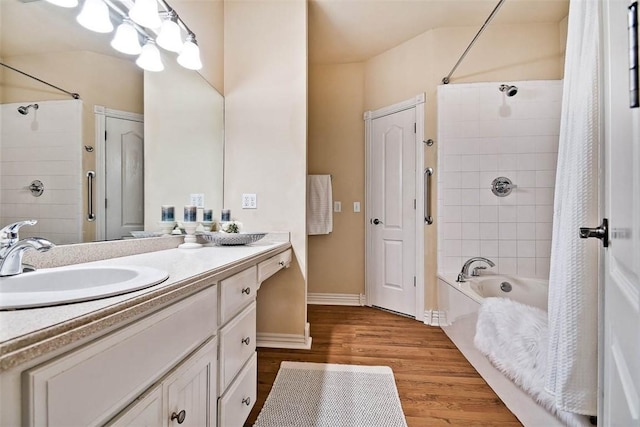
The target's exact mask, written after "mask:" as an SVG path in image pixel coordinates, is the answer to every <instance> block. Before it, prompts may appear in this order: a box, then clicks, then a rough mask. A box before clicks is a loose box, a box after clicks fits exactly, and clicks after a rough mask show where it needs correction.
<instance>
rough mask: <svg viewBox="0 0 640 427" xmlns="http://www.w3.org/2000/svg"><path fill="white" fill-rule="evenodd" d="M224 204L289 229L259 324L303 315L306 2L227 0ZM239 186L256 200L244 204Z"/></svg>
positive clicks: (260, 223)
mask: <svg viewBox="0 0 640 427" xmlns="http://www.w3.org/2000/svg"><path fill="white" fill-rule="evenodd" d="M224 14H225V19H224V24H225V28H224V76H225V80H224V88H225V176H224V182H225V185H224V188H225V191H224V200H225V207H227V208H230V209H231V215H232V217H233V218H235V219H238V220H240V221H242V222H243V223H244V225H245V228H246V229H247V230H265V231H271V230H273V231H282V230H290V231H291V243H292V245H293V250H294V256H295V261H294V262H293V263H292V265H291V268H289V269H288V270H286V271H284V272H281V273H278V274H277V275H276V276H274V277H273V278H272V279H270V280H269V281H267V282H265V283H263V285H262V287H261V288H260V292H259V293H258V331H259V332H269V333H284V334H295V335H302V334H303V333H304V327H305V322H306V304H305V301H306V290H307V289H306V277H307V247H306V246H307V245H306V242H307V238H306V218H305V210H306V209H305V206H306V174H307V142H306V141H307V42H306V40H307V4H306V1H305V0H290V1H268V2H265V1H245V0H227V1H226V2H225V5H224ZM242 193H255V194H257V200H258V208H257V209H255V210H242V209H241V196H242Z"/></svg>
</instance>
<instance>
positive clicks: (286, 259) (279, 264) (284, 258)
mask: <svg viewBox="0 0 640 427" xmlns="http://www.w3.org/2000/svg"><path fill="white" fill-rule="evenodd" d="M289 264H291V249H287V250H286V251H284V252H282V253H280V254H278V255H274V256H272V257H271V258H269V259H268V260H265V261H262V262H261V263H260V264H258V283H262V282H264V281H265V280H267V279H268V278H269V277H271V276H273V275H274V274H276V273H277V272H278V271H280V270H282V269H283V268H285V267H289ZM259 288H260V286H258V289H259Z"/></svg>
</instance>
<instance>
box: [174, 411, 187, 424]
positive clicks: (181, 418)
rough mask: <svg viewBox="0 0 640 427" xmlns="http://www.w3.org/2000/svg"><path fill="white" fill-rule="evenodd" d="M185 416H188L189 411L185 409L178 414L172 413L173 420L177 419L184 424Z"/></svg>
mask: <svg viewBox="0 0 640 427" xmlns="http://www.w3.org/2000/svg"><path fill="white" fill-rule="evenodd" d="M185 418H187V411H185V410H184V409H183V410H182V411H180V412H178V413H177V414H176V413H175V412H174V413H172V414H171V421H173V420H176V421H178V424H182V423H183V422H184V419H185Z"/></svg>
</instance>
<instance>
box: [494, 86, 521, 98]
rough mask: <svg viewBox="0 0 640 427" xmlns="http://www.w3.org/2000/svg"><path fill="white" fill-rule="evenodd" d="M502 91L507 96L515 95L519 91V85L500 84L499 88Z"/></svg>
mask: <svg viewBox="0 0 640 427" xmlns="http://www.w3.org/2000/svg"><path fill="white" fill-rule="evenodd" d="M498 90H499V91H500V92H504V93H505V94H506V95H507V96H513V95H515V94H516V93H518V87H517V86H509V85H500V87H499V88H498Z"/></svg>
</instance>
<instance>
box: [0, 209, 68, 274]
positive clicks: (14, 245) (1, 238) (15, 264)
mask: <svg viewBox="0 0 640 427" xmlns="http://www.w3.org/2000/svg"><path fill="white" fill-rule="evenodd" d="M37 222H38V221H36V220H35V219H31V220H27V221H20V222H16V223H13V224H9V225H7V226H6V227H4V228H3V229H2V230H0V277H4V276H15V275H16V274H20V273H22V256H23V255H24V253H25V252H26V251H28V250H29V249H35V250H37V251H39V252H46V251H48V250H49V249H51V248H53V247H54V246H55V245H54V244H53V243H51V242H50V241H48V240H47V239H43V238H41V237H29V238H26V239H22V240H20V237H19V236H18V230H20V227H22V226H24V225H34V224H36V223H37Z"/></svg>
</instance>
